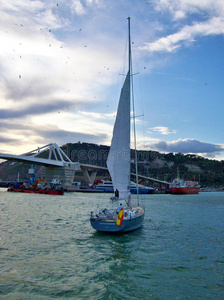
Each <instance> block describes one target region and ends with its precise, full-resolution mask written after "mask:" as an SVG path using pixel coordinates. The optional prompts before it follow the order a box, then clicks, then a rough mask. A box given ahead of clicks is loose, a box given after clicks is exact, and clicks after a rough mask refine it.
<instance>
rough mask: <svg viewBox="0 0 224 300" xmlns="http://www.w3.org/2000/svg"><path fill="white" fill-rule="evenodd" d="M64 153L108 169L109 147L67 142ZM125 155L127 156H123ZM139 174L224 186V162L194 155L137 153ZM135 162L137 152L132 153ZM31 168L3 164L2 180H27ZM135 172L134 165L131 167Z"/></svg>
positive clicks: (9, 163)
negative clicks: (178, 177) (178, 175)
mask: <svg viewBox="0 0 224 300" xmlns="http://www.w3.org/2000/svg"><path fill="white" fill-rule="evenodd" d="M61 148H62V150H63V151H64V152H65V153H66V154H67V155H68V156H69V158H70V159H71V160H72V161H79V162H80V163H85V164H93V165H98V166H103V167H106V159H107V155H108V153H109V149H110V148H109V147H108V146H105V145H96V144H90V143H80V142H78V143H74V144H73V143H68V144H66V145H63V146H62V147H61ZM124 155H125V154H124ZM137 157H138V171H139V174H141V175H144V176H148V177H153V178H158V179H160V180H165V181H168V182H171V181H172V180H173V179H174V178H176V177H177V169H178V170H179V174H180V176H181V177H182V178H184V179H185V180H195V181H198V182H199V183H200V184H201V186H210V187H211V186H212V187H223V186H224V161H217V160H211V159H207V158H203V157H201V156H196V155H192V154H187V155H183V154H181V153H177V154H174V153H168V154H162V153H159V152H156V151H143V150H139V151H137ZM131 158H132V162H133V161H134V151H133V150H132V151H131ZM29 168H30V165H29V164H27V163H20V162H15V163H12V162H3V163H1V164H0V179H1V180H15V179H16V178H17V174H18V173H20V178H21V179H28V178H29V175H28V174H27V172H28V169H29ZM42 168H43V167H38V166H37V175H38V176H41V172H42ZM131 168H132V172H134V168H135V167H134V163H132V165H131Z"/></svg>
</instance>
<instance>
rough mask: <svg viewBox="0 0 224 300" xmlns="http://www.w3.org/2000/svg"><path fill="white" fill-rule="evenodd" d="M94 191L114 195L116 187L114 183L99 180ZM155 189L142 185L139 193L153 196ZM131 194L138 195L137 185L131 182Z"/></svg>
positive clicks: (94, 186) (139, 187) (139, 186)
mask: <svg viewBox="0 0 224 300" xmlns="http://www.w3.org/2000/svg"><path fill="white" fill-rule="evenodd" d="M93 190H97V191H100V192H104V193H114V187H113V183H112V181H108V180H97V181H96V182H95V184H94V185H93ZM154 191H155V189H153V188H151V187H148V186H144V185H142V184H139V185H138V193H139V194H152V193H153V192H154ZM130 192H131V194H137V184H136V183H135V182H133V181H131V184H130Z"/></svg>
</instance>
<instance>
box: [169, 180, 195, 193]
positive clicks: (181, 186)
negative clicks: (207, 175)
mask: <svg viewBox="0 0 224 300" xmlns="http://www.w3.org/2000/svg"><path fill="white" fill-rule="evenodd" d="M199 190H200V185H198V182H194V181H185V180H184V179H180V178H179V177H178V178H176V179H174V180H173V182H172V184H171V185H170V193H171V194H198V193H199Z"/></svg>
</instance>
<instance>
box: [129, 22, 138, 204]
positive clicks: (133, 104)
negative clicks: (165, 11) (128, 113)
mask: <svg viewBox="0 0 224 300" xmlns="http://www.w3.org/2000/svg"><path fill="white" fill-rule="evenodd" d="M128 32H129V72H130V74H132V60H131V35H130V17H129V18H128ZM130 79H131V96H132V108H133V128H134V146H135V173H136V189H137V203H138V205H139V194H138V162H137V149H136V145H137V141H136V128H135V103H134V102H135V101H134V87H133V76H130Z"/></svg>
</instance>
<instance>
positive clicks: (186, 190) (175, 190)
mask: <svg viewBox="0 0 224 300" xmlns="http://www.w3.org/2000/svg"><path fill="white" fill-rule="evenodd" d="M199 190H200V187H170V193H171V194H178V195H185V194H198V193H199Z"/></svg>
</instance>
